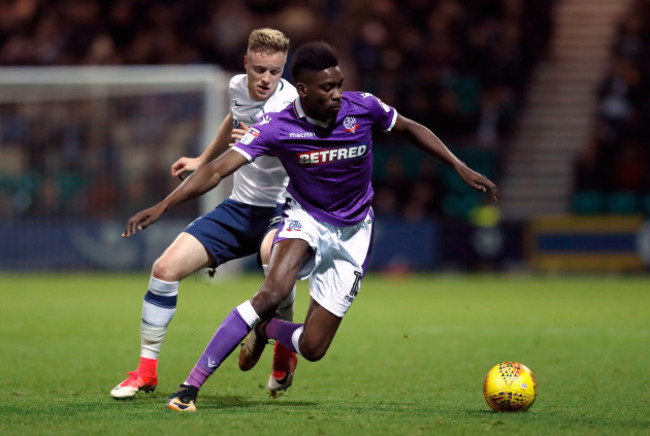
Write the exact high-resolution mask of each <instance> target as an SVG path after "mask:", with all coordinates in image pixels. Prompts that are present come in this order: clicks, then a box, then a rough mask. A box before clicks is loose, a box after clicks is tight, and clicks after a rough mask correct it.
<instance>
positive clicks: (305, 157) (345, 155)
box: [297, 144, 368, 165]
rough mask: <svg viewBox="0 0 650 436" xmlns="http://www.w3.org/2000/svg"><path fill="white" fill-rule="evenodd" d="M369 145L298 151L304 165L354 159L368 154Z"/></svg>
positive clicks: (300, 160)
mask: <svg viewBox="0 0 650 436" xmlns="http://www.w3.org/2000/svg"><path fill="white" fill-rule="evenodd" d="M367 150H368V146H367V145H365V144H362V145H355V146H354V147H342V148H330V149H328V150H316V151H306V152H304V153H298V154H297V156H298V162H299V163H300V164H302V165H320V164H324V163H329V162H334V161H337V160H345V159H354V158H356V157H361V156H363V155H364V154H366V151H367Z"/></svg>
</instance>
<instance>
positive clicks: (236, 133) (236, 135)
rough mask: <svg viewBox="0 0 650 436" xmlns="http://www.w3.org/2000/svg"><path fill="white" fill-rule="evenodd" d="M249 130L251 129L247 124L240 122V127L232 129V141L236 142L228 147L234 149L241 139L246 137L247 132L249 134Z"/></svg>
mask: <svg viewBox="0 0 650 436" xmlns="http://www.w3.org/2000/svg"><path fill="white" fill-rule="evenodd" d="M248 129H249V127H248V126H247V125H246V124H245V123H241V122H240V123H239V127H236V128H233V129H232V139H233V140H234V142H231V143H230V144H228V145H229V146H230V147H232V146H233V145H235V143H236V142H237V141H239V140H241V139H242V138H243V137H244V135H245V134H246V132H248Z"/></svg>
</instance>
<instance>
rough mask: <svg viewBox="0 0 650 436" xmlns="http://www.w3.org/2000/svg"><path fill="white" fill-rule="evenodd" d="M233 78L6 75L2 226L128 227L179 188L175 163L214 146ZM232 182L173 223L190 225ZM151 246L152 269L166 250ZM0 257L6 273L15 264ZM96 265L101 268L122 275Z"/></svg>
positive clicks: (137, 73)
mask: <svg viewBox="0 0 650 436" xmlns="http://www.w3.org/2000/svg"><path fill="white" fill-rule="evenodd" d="M229 78H230V74H229V73H227V72H225V71H223V70H222V69H221V68H219V67H216V66H204V65H198V66H124V67H122V66H107V67H104V66H88V67H65V66H56V67H2V68H0V221H3V222H4V223H5V225H12V226H14V227H16V226H20V225H21V224H23V223H27V222H32V223H33V222H47V223H49V224H53V223H62V225H64V224H65V223H69V222H71V221H75V222H77V223H80V222H85V223H87V222H89V221H93V222H97V223H105V224H106V225H109V224H111V223H112V224H114V223H120V224H123V219H124V217H125V216H126V217H128V216H130V215H131V214H132V213H134V212H136V211H137V210H139V209H140V208H141V207H146V206H149V205H151V204H153V203H154V202H156V201H158V200H160V199H161V198H162V195H165V194H166V193H168V192H169V191H170V190H171V189H173V188H174V187H175V186H177V185H178V180H174V179H173V178H172V177H171V176H170V174H169V167H170V165H171V163H173V161H174V160H176V159H177V158H178V157H180V156H182V155H186V156H197V155H198V154H199V153H200V152H201V151H202V149H203V148H204V147H206V146H207V145H208V144H209V143H210V142H211V141H212V139H213V138H214V136H215V134H216V132H217V130H218V128H219V126H220V124H221V122H222V120H223V118H224V117H225V115H226V114H227V111H228V98H227V91H228V81H229ZM230 183H231V182H230V180H227V181H226V182H225V183H223V184H222V185H220V186H219V187H217V188H216V189H214V190H213V191H211V192H209V193H207V194H206V195H204V196H202V197H201V199H200V200H199V202H191V203H192V205H182V206H180V207H178V208H177V209H178V210H177V209H174V210H173V211H172V212H171V213H170V214H169V215H170V218H168V220H169V221H177V222H179V223H180V222H182V223H184V224H185V225H186V224H188V223H189V222H190V220H191V219H193V218H195V217H196V216H197V215H199V214H203V213H205V212H206V211H208V210H210V209H212V208H214V207H215V205H217V204H218V203H220V202H221V201H222V200H223V199H224V198H225V197H226V196H227V195H228V194H229V192H230V189H231V184H230ZM188 203H190V202H188ZM112 224H111V225H112ZM5 230H6V229H5ZM181 230H182V228H181ZM99 233H101V232H99ZM143 233H144V234H146V233H147V232H143ZM152 233H154V232H152ZM155 233H157V234H158V236H160V232H155ZM175 236H176V233H174V234H172V235H170V237H171V238H173V237H175ZM150 239H152V238H150ZM157 239H160V238H157ZM150 242H151V244H149V245H151V246H148V247H146V248H144V249H143V250H144V252H145V253H146V256H145V259H143V262H144V264H145V265H146V264H148V266H147V267H150V262H152V261H153V260H154V259H155V256H158V255H160V253H161V252H162V249H164V247H165V246H166V244H167V243H168V242H170V241H164V243H163V242H160V241H150ZM1 256H2V253H0V269H2V267H3V266H4V265H10V263H7V264H5V263H4V261H3V259H2V258H1ZM126 257H128V256H126ZM100 258H101V256H95V257H94V258H93V259H94V260H93V261H94V262H99V263H98V264H97V267H98V268H111V267H115V266H116V264H115V262H114V259H113V262H112V263H111V261H109V259H108V258H107V259H106V261H105V262H103V261H101V260H99V261H98V260H97V259H100ZM129 258H131V257H129ZM117 266H118V267H119V262H117ZM41 267H42V265H41ZM70 267H71V268H75V266H74V265H71V266H70Z"/></svg>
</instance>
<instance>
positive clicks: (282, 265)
mask: <svg viewBox="0 0 650 436" xmlns="http://www.w3.org/2000/svg"><path fill="white" fill-rule="evenodd" d="M291 75H292V77H293V80H294V83H295V86H296V89H297V90H298V95H299V98H298V99H296V100H295V101H294V103H293V104H292V105H290V106H288V107H287V108H286V109H284V110H283V111H281V112H278V113H275V114H270V115H269V116H268V117H265V119H264V120H262V121H260V122H258V123H257V124H255V125H254V126H253V127H252V128H251V129H249V131H248V132H247V133H246V135H244V137H243V138H242V139H241V140H240V141H239V142H237V143H236V144H235V146H234V147H233V148H232V149H231V150H229V151H228V152H227V153H225V154H224V155H222V156H221V157H220V158H218V159H216V160H215V161H213V162H211V163H210V164H208V165H206V166H204V167H203V168H201V169H199V170H198V171H197V172H196V173H194V174H193V175H192V176H191V177H189V178H188V179H187V180H186V181H185V182H184V183H183V184H181V185H180V186H179V187H178V188H176V189H175V190H174V191H173V192H172V193H171V194H169V195H168V196H167V197H166V198H165V199H164V200H162V201H161V202H160V203H158V204H156V205H154V206H153V207H151V208H149V209H146V210H143V211H141V212H139V213H137V214H136V215H134V216H133V217H132V218H131V219H129V221H128V222H127V225H126V229H125V231H124V235H125V236H127V237H128V236H130V235H132V234H133V233H135V232H136V231H137V230H141V229H144V228H145V227H147V226H149V225H151V224H152V223H154V222H155V221H157V220H158V219H159V218H160V216H161V215H162V214H163V213H164V212H165V211H166V210H167V209H170V208H171V207H173V206H175V205H177V204H179V203H181V202H183V201H185V200H187V199H190V198H194V197H196V196H198V195H201V194H203V193H204V192H207V191H208V190H210V189H212V188H213V187H215V186H217V185H218V184H219V182H220V181H221V180H222V179H223V178H224V177H226V176H227V175H229V174H231V173H232V172H233V171H235V170H236V169H237V168H239V167H241V166H242V165H245V164H247V163H248V162H252V161H253V160H255V158H257V157H259V156H262V155H269V156H275V157H277V158H278V159H279V160H280V161H281V162H282V164H283V165H284V167H285V169H286V170H287V173H288V174H289V178H290V181H289V185H288V187H287V191H288V192H289V194H290V197H289V198H288V200H287V203H286V204H285V208H284V211H283V215H282V221H281V223H280V228H279V229H278V233H277V234H276V236H275V240H274V246H273V251H272V253H271V260H270V263H269V269H268V272H267V275H266V278H265V280H264V283H263V284H262V286H261V287H260V289H259V290H258V292H257V293H256V294H255V295H254V296H253V297H252V298H251V299H250V300H248V301H245V302H244V303H242V304H240V305H239V306H237V307H236V308H234V310H233V311H232V312H231V313H230V314H229V315H228V316H227V317H226V318H225V319H224V320H223V321H222V323H221V324H220V326H219V327H218V329H217V331H216V332H215V334H214V336H213V338H212V339H211V341H210V342H209V344H208V346H207V347H206V349H205V351H204V352H203V354H202V355H201V357H200V358H199V360H198V362H197V363H196V365H195V366H194V368H193V369H192V371H191V372H190V374H189V376H188V378H187V380H186V381H185V382H184V383H183V384H181V386H180V389H179V390H178V391H177V392H175V393H174V394H172V395H171V396H170V397H169V399H168V400H167V407H168V408H169V409H172V410H178V411H195V410H196V406H195V402H196V397H197V394H198V391H199V389H200V388H201V386H202V385H203V383H205V381H206V380H207V378H208V377H209V376H210V375H212V373H213V372H214V371H215V369H216V368H217V367H218V366H219V365H220V364H221V362H223V360H224V359H225V358H226V357H227V356H228V355H229V354H230V353H231V352H232V351H233V350H234V349H235V347H236V346H237V344H239V343H240V341H241V340H242V339H243V338H244V337H246V335H247V334H248V332H249V331H250V330H252V329H254V330H255V332H256V338H257V341H258V343H257V344H255V345H256V346H255V347H248V349H249V351H250V350H252V352H248V353H246V352H244V350H242V353H241V354H240V363H241V362H242V361H248V366H250V367H252V366H253V365H254V364H255V363H256V362H257V360H259V358H260V356H261V354H262V351H263V349H264V345H265V342H266V341H265V338H272V339H275V340H276V341H277V342H279V343H280V344H282V345H284V346H285V347H287V348H288V349H290V350H291V351H295V352H296V353H298V354H300V355H302V356H303V357H304V358H305V359H307V360H309V361H317V360H320V359H321V358H322V357H323V356H324V355H325V353H326V352H327V349H328V348H329V346H330V344H331V342H332V339H333V338H334V335H335V334H336V331H337V329H338V327H339V325H340V323H341V320H342V319H343V316H344V315H345V313H346V311H347V310H348V309H349V307H350V305H351V304H352V302H353V301H354V298H355V297H356V295H357V293H358V292H359V288H360V285H361V280H362V279H363V276H364V274H365V271H366V267H367V263H368V260H369V256H370V249H371V245H372V233H373V222H374V216H373V212H372V208H371V201H372V197H373V190H372V184H371V178H372V133H373V130H375V129H381V130H384V131H392V132H395V133H398V134H400V135H402V136H403V137H404V138H405V139H407V140H408V141H409V142H411V143H412V144H413V145H415V146H416V147H418V148H421V149H422V150H424V151H427V152H429V153H432V154H434V155H435V156H437V157H438V158H440V159H441V160H442V161H443V162H445V163H446V164H448V165H450V166H451V167H452V168H454V170H456V172H457V173H458V175H459V176H460V177H461V178H462V180H463V181H464V182H465V183H466V184H467V185H469V186H471V187H473V188H475V189H477V190H479V191H482V192H487V193H488V194H489V195H490V196H491V198H492V199H493V200H494V201H496V200H497V198H498V190H497V187H496V185H495V184H494V183H493V182H492V181H490V180H489V179H487V178H486V177H485V176H483V175H481V174H479V173H477V172H475V171H473V170H472V169H470V168H468V167H467V166H466V165H465V164H464V163H463V162H462V161H460V160H459V159H458V158H457V157H456V156H455V155H454V154H453V153H452V152H451V151H450V150H449V149H448V148H447V147H446V146H445V145H444V143H443V142H442V141H440V140H439V139H438V138H437V137H436V136H435V135H434V134H433V132H431V131H430V130H429V129H427V128H426V127H424V126H422V125H421V124H419V123H417V122H415V121H413V120H410V119H408V118H406V117H403V116H401V115H399V114H398V113H397V111H396V110H395V109H394V108H392V107H390V106H388V105H386V104H385V103H382V102H381V101H380V100H379V99H377V98H376V97H374V96H373V95H371V94H368V93H360V92H343V78H344V77H343V72H342V71H341V69H340V68H339V66H338V60H337V57H336V54H335V52H334V50H333V49H332V48H331V47H330V46H329V45H328V44H327V43H324V42H312V43H306V44H303V45H302V46H300V48H298V49H297V50H296V53H295V54H294V55H293V60H292V64H291ZM305 278H309V283H310V290H309V293H310V297H311V300H310V305H309V308H308V310H307V314H306V316H305V322H304V323H303V324H295V323H291V322H288V321H283V320H280V319H278V318H273V314H274V311H275V309H276V308H277V307H278V305H279V304H280V302H281V301H282V300H283V298H284V297H285V296H286V295H288V293H289V292H291V289H292V288H293V286H294V283H295V281H296V279H305Z"/></svg>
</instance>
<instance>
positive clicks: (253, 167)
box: [228, 74, 298, 207]
mask: <svg viewBox="0 0 650 436" xmlns="http://www.w3.org/2000/svg"><path fill="white" fill-rule="evenodd" d="M228 92H229V95H230V111H231V112H232V116H233V119H234V120H235V124H238V123H240V122H243V123H245V124H246V125H248V126H252V125H253V124H255V123H257V122H258V121H263V117H264V114H266V113H269V112H279V111H281V110H282V109H284V108H285V107H286V106H287V105H288V104H289V103H291V102H292V101H294V100H295V99H296V98H297V97H298V93H297V92H296V88H294V87H293V85H292V84H290V83H289V82H288V81H286V80H285V79H281V80H280V82H279V83H278V87H277V89H276V90H275V92H274V93H273V95H271V96H270V97H269V98H268V99H266V100H264V101H257V100H253V99H251V98H250V95H249V93H248V76H246V74H238V75H236V76H234V77H233V78H232V79H230V86H229V89H228ZM288 183H289V177H288V176H287V173H286V171H285V170H284V167H283V166H282V164H281V163H280V161H279V160H278V159H277V158H275V157H272V156H260V157H258V158H257V159H255V161H254V162H251V163H249V164H248V165H244V166H243V167H241V168H240V169H238V170H237V171H235V174H234V179H233V188H232V194H231V195H230V198H232V199H233V200H236V201H239V202H241V203H246V204H250V205H253V206H262V207H272V206H275V205H277V204H282V203H284V199H285V197H286V196H287V191H286V188H287V184H288Z"/></svg>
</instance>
